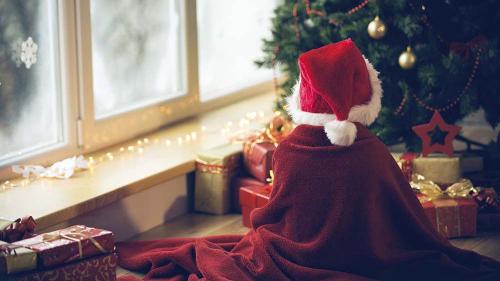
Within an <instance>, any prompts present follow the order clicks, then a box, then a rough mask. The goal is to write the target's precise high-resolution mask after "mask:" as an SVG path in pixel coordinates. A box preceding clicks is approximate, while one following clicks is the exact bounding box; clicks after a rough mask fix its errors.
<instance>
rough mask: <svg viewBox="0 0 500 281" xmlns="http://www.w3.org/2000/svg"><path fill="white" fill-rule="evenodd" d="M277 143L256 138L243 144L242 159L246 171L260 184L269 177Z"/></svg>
mask: <svg viewBox="0 0 500 281" xmlns="http://www.w3.org/2000/svg"><path fill="white" fill-rule="evenodd" d="M276 146H277V143H276V142H272V141H269V140H265V139H261V138H257V139H253V140H249V141H247V142H245V145H244V147H243V159H244V163H245V167H246V169H247V171H248V172H249V173H250V174H251V175H252V176H254V177H255V178H256V179H258V180H260V181H261V182H264V183H265V182H266V180H267V179H268V178H269V177H270V171H271V169H272V164H273V153H274V150H275V149H276Z"/></svg>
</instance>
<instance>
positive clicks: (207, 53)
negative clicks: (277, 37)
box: [197, 0, 280, 101]
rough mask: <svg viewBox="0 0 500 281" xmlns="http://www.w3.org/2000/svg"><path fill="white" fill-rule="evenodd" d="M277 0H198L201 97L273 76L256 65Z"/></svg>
mask: <svg viewBox="0 0 500 281" xmlns="http://www.w3.org/2000/svg"><path fill="white" fill-rule="evenodd" d="M278 2H280V1H277V0H253V1H234V0H218V1H212V0H198V2H197V16H198V45H199V47H198V56H199V73H200V96H201V99H202V101H205V100H210V99H214V98H217V97H220V96H222V95H227V94H228V93H231V92H234V91H237V90H240V89H242V88H246V87H249V86H252V85H255V84H258V83H261V82H264V81H269V80H271V79H272V71H271V70H269V69H258V68H257V66H256V65H255V64H254V61H255V60H256V59H258V58H259V57H260V56H261V55H262V52H261V47H262V39H263V38H267V37H270V36H271V17H272V14H273V10H274V8H276V6H277V3H278Z"/></svg>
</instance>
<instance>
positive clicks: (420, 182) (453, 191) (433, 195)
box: [410, 174, 476, 202]
mask: <svg viewBox="0 0 500 281" xmlns="http://www.w3.org/2000/svg"><path fill="white" fill-rule="evenodd" d="M410 186H411V187H412V188H413V189H414V190H416V191H418V192H419V193H421V194H423V195H425V198H424V199H422V198H420V200H421V201H423V202H427V201H432V200H436V199H441V198H452V199H456V198H469V197H470V194H471V192H475V191H476V189H475V188H474V186H473V185H472V182H471V181H470V180H468V179H461V180H459V181H458V182H456V183H454V184H452V185H450V186H449V187H447V188H446V189H445V190H442V189H441V187H439V185H437V184H436V183H434V182H433V181H431V180H427V179H425V177H424V176H422V175H419V174H414V175H413V176H412V181H411V182H410Z"/></svg>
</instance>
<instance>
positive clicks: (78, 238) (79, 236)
mask: <svg viewBox="0 0 500 281" xmlns="http://www.w3.org/2000/svg"><path fill="white" fill-rule="evenodd" d="M83 230H85V228H78V229H73V230H71V231H70V232H68V233H61V231H56V232H50V233H45V234H43V236H42V239H43V242H45V243H50V242H52V241H55V240H59V239H61V238H62V239H67V240H70V241H74V242H76V243H78V252H79V254H80V259H82V258H83V247H82V240H85V239H88V240H89V241H90V242H91V243H92V244H94V246H95V247H96V248H97V249H98V250H99V251H101V252H102V253H107V251H106V250H105V249H104V248H103V247H102V246H101V244H99V242H97V241H96V240H95V239H94V238H93V237H92V236H90V235H87V234H84V233H82V231H83Z"/></svg>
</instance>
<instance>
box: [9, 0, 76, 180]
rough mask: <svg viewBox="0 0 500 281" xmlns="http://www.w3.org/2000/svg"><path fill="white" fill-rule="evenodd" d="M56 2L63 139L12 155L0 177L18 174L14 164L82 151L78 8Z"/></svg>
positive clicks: (51, 159) (41, 162)
mask: <svg viewBox="0 0 500 281" xmlns="http://www.w3.org/2000/svg"><path fill="white" fill-rule="evenodd" d="M51 2H52V1H51ZM53 3H54V5H55V6H56V7H55V8H56V9H55V11H56V16H57V23H56V26H55V28H56V30H55V31H56V32H55V33H56V36H57V39H56V41H57V42H56V45H55V46H57V47H58V51H59V54H56V56H58V59H57V60H56V61H55V62H56V69H57V70H58V71H59V73H58V74H59V75H60V76H59V77H57V81H56V83H57V88H58V89H59V90H60V96H61V98H60V104H61V106H62V109H61V118H62V130H63V133H62V135H63V141H62V142H59V143H56V144H53V145H48V146H46V147H44V148H41V149H37V150H35V151H30V152H28V153H24V154H22V155H19V156H16V157H12V158H11V160H10V161H9V162H8V163H7V164H6V165H4V166H0V179H9V178H13V177H15V176H17V174H15V173H13V172H12V169H11V165H16V164H28V163H36V164H37V165H48V164H50V163H52V162H54V161H56V159H62V158H65V157H67V156H69V155H73V154H77V153H79V152H80V151H79V149H78V145H77V142H78V141H77V139H78V137H77V135H76V134H75V132H76V122H74V121H75V120H77V116H78V108H77V104H78V96H77V95H74V94H70V93H75V92H76V89H77V79H76V72H75V70H76V60H75V58H76V44H75V38H74V32H73V30H74V29H73V25H72V24H71V22H72V19H74V9H73V6H72V2H71V1H64V0H55V1H53Z"/></svg>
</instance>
